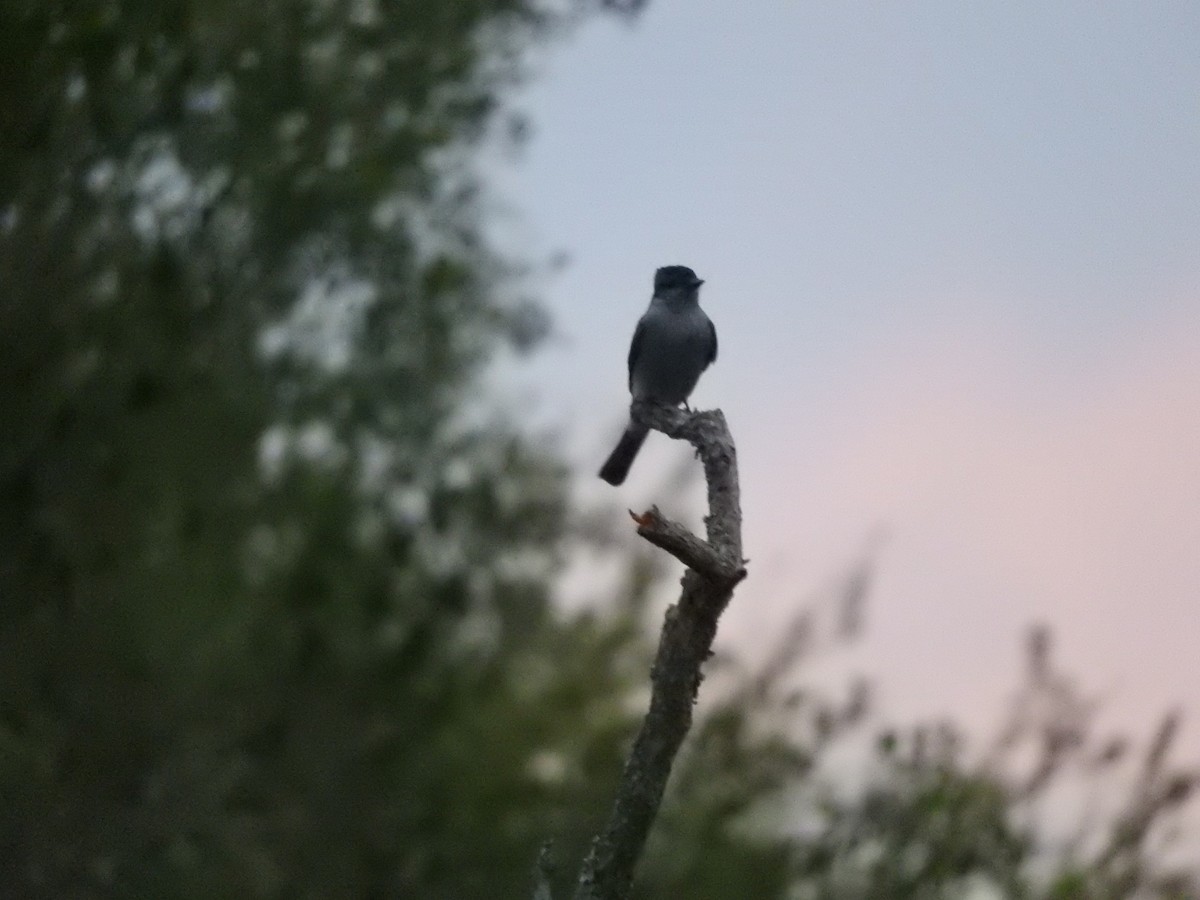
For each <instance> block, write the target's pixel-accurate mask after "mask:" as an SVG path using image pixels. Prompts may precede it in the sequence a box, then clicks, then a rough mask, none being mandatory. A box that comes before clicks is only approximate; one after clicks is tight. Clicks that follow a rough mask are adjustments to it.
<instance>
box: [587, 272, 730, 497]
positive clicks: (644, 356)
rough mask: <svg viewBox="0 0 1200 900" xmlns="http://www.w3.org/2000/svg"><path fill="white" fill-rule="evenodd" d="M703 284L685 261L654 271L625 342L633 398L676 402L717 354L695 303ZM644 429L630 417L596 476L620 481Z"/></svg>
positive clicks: (710, 327) (714, 339)
mask: <svg viewBox="0 0 1200 900" xmlns="http://www.w3.org/2000/svg"><path fill="white" fill-rule="evenodd" d="M702 284H704V282H703V281H702V280H700V279H699V278H697V277H696V273H695V272H693V271H692V270H691V269H689V268H688V267H687V266H663V267H662V268H661V269H659V270H658V271H657V272H655V273H654V296H653V297H652V298H651V299H650V308H649V309H647V310H646V312H645V315H643V316H642V317H641V319H639V320H638V324H637V329H636V330H635V331H634V332H633V343H632V344H631V345H630V347H629V393H630V394H632V395H633V399H634V400H657V401H658V402H660V403H668V404H670V405H672V406H678V405H679V404H680V403H683V402H684V401H686V400H687V398H688V395H689V394H691V393H692V389H693V388H694V387H695V386H696V382H697V381H699V380H700V373H701V372H703V371H704V370H705V369H707V368H708V366H709V364H710V363H711V362H712V361H713V360H715V359H716V358H717V330H716V328H714V327H713V323H712V321H711V320H710V319H709V318H708V316H706V315H705V314H704V310H702V309H701V308H700V285H702ZM648 433H649V431H648V429H647V428H646V427H645V426H644V425H638V424H637V423H635V422H634V421H633V420H632V419H631V420H630V422H629V424H628V425H627V426H625V433H624V434H623V435H621V440H620V441H618V442H617V446H616V448H615V449H614V450H613V452H612V453H611V454H610V455H609V457H608V460H607V462H605V463H604V465H603V466H602V467H601V469H600V477H601V478H603V479H604V480H605V481H607V482H608V483H609V484H612V485H617V484H621V483H622V482H623V481H624V480H625V476H626V475H628V474H629V467H630V466H631V465H633V460H634V457H636V456H637V454H638V451H639V450H640V449H642V443H643V442H644V441H645V440H646V435H647V434H648Z"/></svg>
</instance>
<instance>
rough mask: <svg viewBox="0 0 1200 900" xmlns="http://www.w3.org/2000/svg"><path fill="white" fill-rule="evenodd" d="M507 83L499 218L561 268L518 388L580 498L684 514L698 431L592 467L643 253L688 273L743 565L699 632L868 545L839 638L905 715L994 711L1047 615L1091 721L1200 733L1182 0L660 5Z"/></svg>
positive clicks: (1197, 23) (1197, 133) (1198, 121)
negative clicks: (1174, 721)
mask: <svg viewBox="0 0 1200 900" xmlns="http://www.w3.org/2000/svg"><path fill="white" fill-rule="evenodd" d="M515 105H516V106H517V107H518V108H520V109H521V110H522V111H523V112H524V113H526V114H527V115H528V117H529V118H530V120H531V122H532V126H533V129H532V136H531V138H530V140H529V142H528V144H527V145H526V146H525V148H524V149H523V151H522V152H521V153H520V154H519V155H518V157H517V158H516V159H515V161H512V162H510V163H509V164H507V165H506V167H505V169H504V172H503V175H502V178H501V193H502V194H503V196H504V197H505V198H506V200H507V201H508V202H509V203H510V204H511V206H512V212H511V213H510V214H507V215H505V216H503V217H502V219H501V222H500V225H499V226H498V228H499V230H500V231H501V232H502V235H503V240H504V241H506V242H511V243H512V244H513V245H514V246H516V247H519V248H520V251H521V252H522V254H523V255H525V256H526V257H529V256H533V257H535V258H549V257H550V256H552V255H553V254H555V253H557V252H563V253H565V254H566V255H567V257H568V260H569V261H568V263H567V265H566V266H565V267H564V268H563V269H562V270H561V271H560V272H558V273H557V274H556V275H554V276H552V277H549V278H547V279H546V282H545V284H544V287H543V291H542V293H543V295H544V297H545V298H546V302H547V305H548V306H549V308H550V311H551V313H552V314H553V316H554V320H555V327H556V332H555V336H554V338H553V339H552V340H551V342H550V344H549V346H548V348H547V349H545V350H543V351H542V352H541V353H540V354H538V355H536V357H535V358H534V359H533V360H532V361H531V362H530V363H529V364H528V365H527V366H526V367H525V368H524V369H523V371H522V374H521V379H522V384H523V385H524V390H525V392H526V395H527V396H528V398H530V399H529V409H530V416H531V420H532V421H535V422H537V423H538V424H539V425H546V426H550V427H553V428H554V429H556V430H557V431H558V432H559V433H560V434H561V435H562V441H563V446H564V448H565V449H566V451H567V452H568V454H569V456H570V458H571V459H572V461H573V462H574V463H575V464H577V466H578V470H579V473H580V480H579V493H580V497H581V498H582V499H583V500H584V501H589V502H590V501H593V500H594V501H597V502H613V503H615V504H618V507H617V508H620V507H631V508H634V509H639V508H644V507H646V506H648V505H649V504H651V503H659V504H660V505H662V506H663V507H664V510H665V511H667V512H668V513H670V512H672V511H676V512H680V513H687V514H689V515H691V516H692V517H693V518H694V519H695V522H694V524H695V525H696V527H697V529H699V527H700V523H699V520H698V514H697V512H696V511H697V509H698V505H697V504H696V503H691V504H690V505H689V504H688V503H685V502H684V501H683V500H681V499H680V498H679V497H678V496H675V495H673V494H671V493H670V492H669V491H664V489H663V485H664V478H665V477H666V476H665V474H664V473H667V472H669V471H671V470H672V469H673V467H675V466H678V465H679V464H680V463H681V461H685V460H686V459H687V451H686V449H683V448H680V447H678V446H674V445H673V444H672V442H670V441H667V440H666V439H665V438H663V437H661V436H652V438H651V440H650V442H649V443H648V444H647V447H646V449H645V450H644V451H643V453H642V456H641V457H639V460H638V463H637V465H636V466H635V467H634V472H633V475H632V476H631V478H630V481H629V482H628V483H627V484H626V485H625V486H623V487H622V488H620V489H619V490H617V491H614V489H612V488H609V487H608V486H607V485H604V484H602V483H601V482H599V480H598V479H596V478H595V477H594V470H595V469H598V468H599V465H600V463H601V462H602V461H603V459H604V457H605V456H606V455H607V452H608V450H609V449H610V445H611V443H612V442H613V441H614V440H615V438H616V436H617V434H618V433H619V431H620V429H621V426H622V423H623V419H624V416H625V412H626V409H627V403H628V395H627V392H626V386H625V369H624V367H625V357H626V353H627V350H628V343H629V338H630V336H631V334H632V332H633V326H634V324H635V322H636V321H637V318H638V316H639V315H641V313H642V311H643V310H644V308H645V305H646V303H647V301H648V299H649V294H650V285H651V279H652V276H653V272H654V269H655V268H656V267H658V266H660V265H666V264H684V265H689V266H691V267H693V268H694V269H695V270H696V271H697V273H698V274H699V275H700V276H701V277H702V278H704V279H706V284H705V285H704V287H703V289H702V291H701V302H702V305H703V306H704V308H705V309H706V310H707V311H708V313H709V315H710V316H711V317H712V318H713V320H714V321H715V323H716V326H717V330H718V334H719V338H720V355H719V358H718V360H717V363H716V365H715V366H714V367H713V368H711V369H710V370H709V371H708V372H707V373H706V374H705V375H704V377H703V378H702V379H701V382H700V386H699V387H698V388H697V390H696V392H695V394H694V395H693V398H692V399H693V405H695V406H700V407H714V406H715V407H720V408H721V409H723V410H724V411H725V413H726V416H727V418H728V420H729V422H730V425H731V428H732V430H733V433H734V437H735V439H736V440H737V444H738V454H739V464H740V475H741V485H742V506H743V513H744V517H745V524H744V529H745V545H746V548H747V555H748V556H749V557H750V558H751V565H750V572H751V575H750V579H749V580H748V581H747V582H745V583H744V584H743V585H742V586H741V587H740V588H739V590H738V593H737V596H736V598H735V600H734V603H733V605H732V607H731V608H730V610H729V612H728V613H727V615H726V617H725V619H724V620H723V622H722V625H721V628H722V633H721V634H722V636H721V640H723V641H725V642H728V643H730V644H731V645H733V646H736V647H740V648H744V649H748V650H749V651H750V652H753V648H754V647H756V646H757V645H759V644H761V642H762V641H763V640H764V639H766V638H768V637H769V636H771V635H772V634H774V633H775V632H776V630H777V629H778V627H779V625H780V623H781V622H784V621H786V620H787V619H788V618H790V616H791V615H794V613H795V611H796V609H797V607H798V606H799V605H800V604H803V603H804V602H806V598H809V597H811V596H812V594H813V592H814V591H817V590H820V589H821V587H822V586H823V585H828V584H829V583H830V582H831V580H835V579H836V578H837V577H838V576H839V574H840V573H842V572H844V571H845V569H846V567H847V566H848V565H850V564H852V563H853V562H854V560H856V559H857V558H859V557H861V555H862V554H863V553H864V552H865V550H866V548H868V547H869V548H872V549H871V552H872V553H873V559H874V561H875V563H876V578H875V583H874V588H873V590H872V593H871V597H870V600H869V608H868V609H869V611H868V616H867V622H866V633H865V636H864V638H863V640H862V641H861V642H860V643H859V645H858V646H857V648H856V649H855V650H854V651H853V655H852V659H851V660H850V663H849V664H850V665H852V666H853V667H854V669H855V671H861V672H863V673H864V674H866V675H867V676H869V677H870V678H871V679H872V680H874V681H875V683H876V685H877V687H878V690H879V694H878V698H877V699H878V703H879V706H880V707H881V710H882V711H883V712H884V713H886V714H887V715H888V716H889V717H891V718H894V719H896V720H898V721H912V720H915V719H918V718H928V717H936V716H941V715H950V716H953V717H954V718H956V719H958V720H959V721H962V722H965V723H967V724H968V725H969V726H979V727H984V726H986V725H987V724H988V723H994V722H995V721H996V720H997V719H998V717H999V715H1000V713H1001V711H1002V710H1003V708H1004V703H1005V701H1006V699H1007V698H1008V697H1009V696H1010V695H1011V693H1012V691H1013V690H1014V689H1015V687H1016V685H1017V679H1018V676H1019V673H1020V670H1021V664H1022V656H1021V646H1022V640H1023V635H1024V634H1025V631H1026V629H1027V628H1028V626H1029V625H1031V624H1032V623H1034V622H1044V623H1046V624H1048V625H1050V626H1051V627H1052V628H1053V629H1054V631H1055V634H1056V636H1057V645H1056V646H1057V654H1056V656H1057V658H1058V659H1059V660H1060V661H1061V663H1062V665H1063V666H1064V667H1065V668H1067V669H1068V670H1070V671H1073V672H1075V673H1077V674H1078V675H1079V676H1080V678H1081V679H1082V681H1083V683H1084V684H1085V685H1086V686H1087V687H1089V688H1090V689H1092V690H1093V691H1094V692H1095V694H1096V695H1097V697H1098V698H1099V699H1100V700H1101V701H1102V702H1103V704H1104V710H1105V713H1104V721H1105V722H1112V723H1114V724H1115V725H1118V726H1128V727H1130V728H1133V729H1135V730H1137V731H1140V732H1142V733H1143V734H1144V733H1146V732H1147V731H1148V730H1149V728H1150V727H1151V725H1152V723H1154V722H1155V721H1157V719H1158V717H1159V716H1160V715H1161V714H1162V713H1163V712H1164V711H1165V710H1166V709H1168V708H1170V707H1172V706H1180V707H1182V708H1183V709H1184V710H1185V713H1190V720H1189V721H1187V722H1186V723H1185V729H1184V734H1183V741H1182V746H1183V747H1184V748H1186V749H1188V750H1190V751H1191V755H1192V757H1193V758H1195V757H1200V674H1198V664H1197V659H1198V658H1200V653H1198V650H1197V647H1198V643H1200V4H1196V3H1194V2H1155V3H1134V2H1122V3H1115V2H1108V0H1087V2H1069V0H1062V2H1057V3H1053V4H1045V3H1036V2H1023V0H1022V2H1008V3H1003V4H965V3H961V2H949V0H947V2H927V0H917V2H908V3H904V4H898V3H896V4H882V3H861V2H825V3H815V2H802V0H787V2H784V0H778V2H775V0H771V2H764V3H756V4H745V3H734V2H726V0H706V2H696V0H692V2H683V0H651V2H650V4H649V7H648V8H647V10H646V12H645V13H644V15H642V16H641V17H640V18H639V19H638V20H637V21H636V22H635V23H633V24H632V25H630V24H627V23H623V22H620V21H615V20H612V19H608V18H603V17H601V18H597V19H594V20H592V21H591V22H589V23H588V24H586V25H585V26H583V27H581V28H580V29H579V30H578V31H577V32H575V33H573V34H571V35H570V36H568V37H567V38H566V39H565V40H563V41H561V42H559V44H558V45H557V46H556V47H555V48H554V49H553V50H552V51H550V52H549V53H548V54H547V56H546V57H545V59H544V60H543V61H542V62H541V64H540V65H539V66H538V71H537V72H536V73H535V76H534V77H533V78H532V79H531V81H530V83H529V85H528V86H527V87H526V88H524V89H523V90H522V91H521V92H520V94H519V96H518V97H517V98H516V104H515ZM701 490H702V489H701V488H700V486H699V485H697V486H696V493H695V497H693V498H692V499H693V500H696V499H698V498H699V497H700V496H702V494H701ZM880 535H883V536H884V537H883V539H882V540H878V538H879V536H880ZM629 540H630V542H631V545H632V544H633V543H634V542H635V541H636V540H637V538H636V536H635V535H634V532H633V530H632V527H631V529H630V537H629Z"/></svg>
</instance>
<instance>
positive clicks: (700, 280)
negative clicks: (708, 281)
mask: <svg viewBox="0 0 1200 900" xmlns="http://www.w3.org/2000/svg"><path fill="white" fill-rule="evenodd" d="M702 284H704V279H703V278H697V279H696V280H695V281H693V282H692V287H694V288H698V287H700V285H702Z"/></svg>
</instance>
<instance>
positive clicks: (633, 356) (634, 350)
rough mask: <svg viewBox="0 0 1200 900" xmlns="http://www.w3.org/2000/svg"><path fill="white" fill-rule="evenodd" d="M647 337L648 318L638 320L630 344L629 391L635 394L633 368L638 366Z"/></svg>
mask: <svg viewBox="0 0 1200 900" xmlns="http://www.w3.org/2000/svg"><path fill="white" fill-rule="evenodd" d="M645 335H646V317H645V316H643V317H642V318H640V319H638V323H637V328H635V329H634V330H633V341H631V342H630V344H629V391H630V393H632V392H633V367H634V366H635V365H637V360H638V357H639V356H640V355H641V353H642V338H643V337H645Z"/></svg>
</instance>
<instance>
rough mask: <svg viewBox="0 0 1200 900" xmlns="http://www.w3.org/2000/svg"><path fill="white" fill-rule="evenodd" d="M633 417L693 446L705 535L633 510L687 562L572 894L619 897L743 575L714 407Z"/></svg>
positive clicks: (729, 449)
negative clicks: (627, 745)
mask: <svg viewBox="0 0 1200 900" xmlns="http://www.w3.org/2000/svg"><path fill="white" fill-rule="evenodd" d="M631 412H632V415H633V418H634V419H635V420H636V421H638V422H641V423H642V424H644V425H647V426H648V427H650V428H653V429H656V430H658V431H661V432H663V433H664V434H666V435H667V436H669V437H672V438H675V439H677V440H685V441H688V442H689V443H691V444H692V445H693V446H694V447H695V448H696V450H697V452H698V454H699V456H700V459H701V460H702V462H703V464H704V476H705V479H706V481H707V483H708V510H709V512H708V516H707V517H706V518H705V525H706V526H707V532H708V535H707V536H708V540H707V542H705V541H701V540H700V539H699V538H697V537H696V536H695V535H693V534H691V533H690V532H688V531H687V529H685V528H684V527H683V526H682V525H679V524H678V523H675V522H671V521H670V520H668V519H666V518H664V517H663V516H662V515H661V514H660V513H659V511H658V509H657V508H652V509H651V510H650V511H649V512H647V513H645V514H644V515H642V516H635V517H634V518H635V520H636V521H637V522H638V526H639V528H638V533H639V534H641V535H642V536H643V537H644V538H646V540H648V541H650V542H651V543H653V544H654V545H655V546H658V547H661V548H663V549H664V550H666V551H667V552H669V553H671V554H672V555H673V556H675V557H676V558H677V559H679V560H681V561H682V562H684V564H685V565H687V566H688V570H687V572H685V573H684V576H683V592H682V594H681V596H680V598H679V602H678V603H677V604H675V605H673V606H671V607H670V608H669V609H668V610H667V614H666V618H665V621H664V622H663V630H662V635H661V637H660V638H659V644H658V651H657V653H656V654H655V658H654V666H653V668H652V669H651V670H650V681H651V696H650V709H649V711H647V713H646V718H645V720H644V721H643V722H642V727H641V730H640V731H639V732H638V735H637V738H636V739H635V740H634V744H633V749H632V750H631V751H630V753H629V758H628V759H627V760H626V763H625V770H624V772H623V773H622V775H621V784H620V786H619V788H618V789H617V796H616V800H615V802H614V804H613V809H612V813H611V814H610V816H609V820H608V823H607V824H606V825H605V828H604V830H603V831H602V832H601V833H600V834H599V835H598V836H597V837H596V839H595V840H594V841H593V843H592V849H591V852H590V853H589V854H588V857H587V859H586V860H585V861H584V864H583V869H582V871H581V872H580V875H579V883H578V885H577V887H576V893H575V898H576V900H624V898H627V897H628V896H629V893H630V889H631V887H632V884H633V871H634V867H635V866H636V865H637V861H638V858H639V857H640V856H641V853H642V848H643V847H644V846H645V843H646V838H647V836H648V835H649V833H650V827H651V825H653V823H654V819H655V816H657V814H658V808H659V805H660V804H661V803H662V798H663V793H664V791H665V790H666V786H667V779H668V777H669V776H670V774H671V766H672V764H673V763H674V761H675V755H676V753H678V751H679V747H680V745H681V744H682V743H683V739H684V737H685V736H686V735H687V733H688V729H690V728H691V725H692V707H693V704H694V703H695V701H696V695H697V692H698V691H699V689H700V682H701V680H702V677H703V676H702V675H701V672H700V667H701V665H702V664H703V663H704V661H705V660H706V659H708V657H709V656H711V655H712V642H713V638H714V637H715V636H716V633H717V620H718V619H719V618H720V615H721V613H722V612H723V611H724V609H725V607H726V606H727V605H728V603H729V600H730V598H731V597H732V596H733V589H734V587H735V586H736V585H737V584H738V583H739V582H740V581H741V580H742V579H743V578H745V577H746V569H745V565H744V564H745V560H744V559H743V558H742V512H741V506H740V503H739V491H738V477H737V452H736V450H735V448H734V445H733V438H732V436H731V435H730V434H729V429H728V427H727V426H726V424H725V417H724V415H722V413H721V412H720V410H712V411H709V412H697V413H690V412H683V411H681V410H678V409H674V408H672V407H667V406H661V405H658V404H653V403H644V402H638V403H635V404H634V405H633V408H632V411H631Z"/></svg>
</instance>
